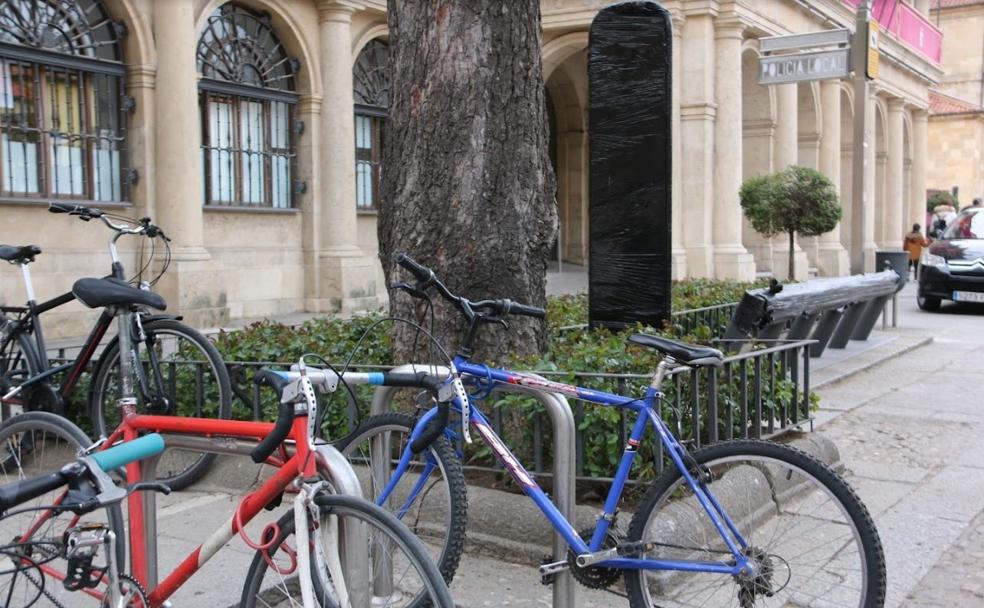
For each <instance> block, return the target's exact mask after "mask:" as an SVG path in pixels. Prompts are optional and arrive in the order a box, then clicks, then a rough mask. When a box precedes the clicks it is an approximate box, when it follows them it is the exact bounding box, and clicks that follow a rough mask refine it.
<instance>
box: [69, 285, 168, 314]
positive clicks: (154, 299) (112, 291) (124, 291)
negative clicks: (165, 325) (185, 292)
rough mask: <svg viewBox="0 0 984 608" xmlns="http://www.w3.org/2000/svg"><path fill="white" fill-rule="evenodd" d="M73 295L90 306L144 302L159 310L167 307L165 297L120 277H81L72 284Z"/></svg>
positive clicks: (99, 306)
mask: <svg viewBox="0 0 984 608" xmlns="http://www.w3.org/2000/svg"><path fill="white" fill-rule="evenodd" d="M72 295H74V296H75V297H76V298H77V299H78V300H79V301H80V302H82V303H83V304H85V305H86V306H88V307H89V308H102V307H103V306H112V305H119V304H144V305H146V306H150V307H151V308H156V309H157V310H164V309H165V308H167V302H165V301H164V298H162V297H161V296H159V295H157V294H156V293H154V292H152V291H145V290H143V289H138V288H136V287H134V286H133V285H130V284H129V283H127V282H126V281H121V280H120V279H112V278H107V279H79V280H78V281H75V284H74V285H72Z"/></svg>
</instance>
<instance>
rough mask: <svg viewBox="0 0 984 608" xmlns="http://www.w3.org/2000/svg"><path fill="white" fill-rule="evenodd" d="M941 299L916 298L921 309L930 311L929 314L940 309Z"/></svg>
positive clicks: (931, 297) (930, 297)
mask: <svg viewBox="0 0 984 608" xmlns="http://www.w3.org/2000/svg"><path fill="white" fill-rule="evenodd" d="M940 302H941V300H940V299H939V298H934V297H933V296H916V303H917V304H919V308H920V309H922V310H928V311H929V312H936V311H937V310H939V309H940Z"/></svg>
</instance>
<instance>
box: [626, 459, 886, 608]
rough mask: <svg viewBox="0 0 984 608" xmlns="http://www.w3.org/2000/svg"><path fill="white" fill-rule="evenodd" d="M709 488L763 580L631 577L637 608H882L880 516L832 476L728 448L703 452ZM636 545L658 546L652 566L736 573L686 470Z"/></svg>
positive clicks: (636, 532) (665, 490) (657, 497)
mask: <svg viewBox="0 0 984 608" xmlns="http://www.w3.org/2000/svg"><path fill="white" fill-rule="evenodd" d="M691 455H692V456H693V458H694V460H695V461H696V462H697V463H699V464H701V465H703V466H704V467H706V470H707V472H709V474H710V479H709V481H708V482H707V484H706V485H707V487H708V488H709V489H710V491H711V493H712V494H713V495H714V496H715V497H716V499H717V500H718V501H719V502H720V504H721V505H722V507H723V508H724V511H725V512H726V513H727V514H728V516H729V517H730V518H731V520H732V522H733V523H734V524H735V526H736V527H737V528H738V530H739V532H740V533H741V535H742V536H743V537H744V538H745V540H746V541H747V543H748V545H747V547H745V548H744V550H743V552H744V554H745V555H746V556H748V557H750V558H751V559H750V562H751V564H752V566H753V571H752V572H751V573H748V574H747V575H745V576H737V577H732V576H729V575H727V574H711V573H706V572H681V571H672V572H671V571H666V570H627V571H626V582H627V583H628V590H629V597H630V602H631V605H632V606H633V607H634V608H642V607H645V608H651V607H652V606H654V605H658V606H661V607H663V608H678V607H687V606H720V607H722V608H724V607H728V606H736V607H741V608H751V607H753V606H754V607H758V606H770V607H777V608H778V607H786V606H818V607H820V606H822V607H841V606H843V607H850V608H880V607H881V606H882V605H883V604H884V602H885V557H884V554H883V553H882V547H881V541H880V540H879V538H878V531H877V530H876V529H875V525H874V522H872V520H871V516H870V515H869V514H868V511H867V509H865V506H864V504H862V503H861V500H860V499H859V498H858V496H857V494H855V493H854V491H853V490H852V489H851V488H850V486H848V485H847V483H846V482H845V481H844V480H843V479H842V478H841V477H840V476H838V475H837V474H836V473H835V472H834V471H833V470H831V469H830V467H828V466H826V465H825V464H823V463H822V462H820V461H818V460H816V459H815V458H813V457H812V456H810V455H808V454H806V453H805V452H802V451H800V450H797V449H795V448H792V447H789V446H785V445H781V444H777V443H771V442H765V441H728V442H722V443H719V444H716V445H712V446H710V447H707V448H704V449H701V450H697V451H695V452H693V453H692V454H691ZM629 540H630V541H645V542H651V543H654V545H655V546H654V548H653V549H652V550H651V551H649V552H647V553H646V554H645V557H647V558H650V559H666V560H700V561H708V562H719V563H728V564H733V563H734V561H733V557H732V556H731V553H730V552H729V551H728V550H727V547H726V546H725V545H724V542H723V541H722V540H721V536H720V535H719V534H718V532H717V530H716V529H715V527H714V526H713V524H712V522H711V520H710V518H709V517H708V515H707V513H706V512H705V511H704V509H703V508H702V507H701V506H700V504H699V503H698V500H697V498H696V497H695V495H694V492H693V489H692V488H691V487H690V486H689V485H688V484H687V483H686V481H685V480H684V479H683V477H682V476H681V475H680V472H679V471H678V470H677V469H676V468H672V469H667V471H666V472H665V473H664V474H663V475H662V476H661V477H660V478H659V479H657V480H656V481H655V482H653V484H652V486H651V487H650V489H649V491H648V492H647V493H646V496H645V498H643V502H642V504H641V505H640V507H639V510H638V511H637V512H636V515H635V517H633V519H632V524H631V527H630V529H629Z"/></svg>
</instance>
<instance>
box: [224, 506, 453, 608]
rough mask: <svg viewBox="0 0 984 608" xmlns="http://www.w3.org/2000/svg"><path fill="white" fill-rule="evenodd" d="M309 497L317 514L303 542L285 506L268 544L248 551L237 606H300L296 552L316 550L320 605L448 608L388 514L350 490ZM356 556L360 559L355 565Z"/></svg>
mask: <svg viewBox="0 0 984 608" xmlns="http://www.w3.org/2000/svg"><path fill="white" fill-rule="evenodd" d="M315 502H316V503H317V505H318V507H319V508H320V517H319V518H318V521H316V522H312V530H310V531H309V532H308V535H307V538H306V539H304V541H303V542H300V543H299V542H298V540H297V538H296V536H297V535H296V534H295V533H294V532H295V530H294V514H293V512H292V511H290V512H288V513H286V514H285V515H284V516H283V517H281V518H280V521H279V522H278V524H277V525H278V531H277V536H276V537H275V538H274V544H273V547H274V548H272V549H270V551H269V554H268V555H264V554H262V553H261V552H257V554H256V555H255V556H254V557H253V563H252V564H251V565H250V568H249V573H248V574H247V575H246V585H245V586H244V587H243V595H242V601H241V604H240V605H241V606H243V607H244V608H254V607H255V606H271V607H272V606H277V607H281V606H282V607H287V606H303V605H304V603H303V601H302V598H301V591H300V584H299V583H298V580H297V577H298V572H297V557H296V555H297V551H298V550H307V551H312V553H313V552H314V551H315V550H320V551H322V552H323V554H324V555H325V558H326V559H325V563H326V564H328V565H327V567H325V568H323V571H320V572H317V571H315V570H316V569H317V567H316V566H315V560H314V559H312V560H311V568H312V572H311V576H312V578H313V583H314V584H313V587H314V591H315V595H316V596H317V597H316V599H317V604H318V606H321V607H322V608H362V607H366V606H387V607H389V608H409V607H414V608H422V607H424V606H435V607H436V608H454V602H453V601H452V599H451V593H450V591H448V587H447V585H446V584H445V583H444V580H443V579H442V578H441V573H440V572H439V571H438V570H437V567H436V566H435V565H434V563H433V562H432V561H431V559H430V557H429V556H428V555H427V550H426V549H425V548H424V546H423V543H422V542H421V541H420V539H418V538H417V537H415V536H414V535H413V534H412V533H411V532H410V530H409V529H407V527H406V526H404V525H403V524H401V523H400V522H399V521H398V520H397V519H396V518H395V517H393V515H391V514H390V513H387V512H386V511H384V510H383V509H381V508H379V507H377V506H375V505H373V504H372V503H370V502H367V501H365V500H363V499H360V498H354V497H352V496H342V495H326V496H319V497H318V498H316V499H315ZM353 538H355V539H359V542H356V543H353V542H352V539H353ZM264 540H270V539H269V538H268V539H264ZM315 543H317V544H318V547H315ZM363 543H364V544H363ZM357 556H358V557H357ZM359 558H362V559H364V560H365V563H362V564H360V563H356V562H358V561H359ZM346 598H347V599H346Z"/></svg>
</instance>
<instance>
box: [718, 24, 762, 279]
mask: <svg viewBox="0 0 984 608" xmlns="http://www.w3.org/2000/svg"><path fill="white" fill-rule="evenodd" d="M743 29H744V26H743V25H742V23H741V21H739V20H738V17H737V16H734V15H728V16H724V15H721V16H719V17H718V19H717V22H716V24H715V30H714V92H715V95H716V102H717V119H716V121H715V123H714V277H716V278H718V279H736V280H739V281H751V280H753V279H754V278H755V260H754V258H753V257H752V255H751V254H750V253H748V251H746V250H745V247H744V246H742V244H741V228H742V212H741V203H740V202H739V200H738V190H739V189H740V188H741V172H742V162H741V153H742V140H741V130H742V115H741V36H742V30H743Z"/></svg>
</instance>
